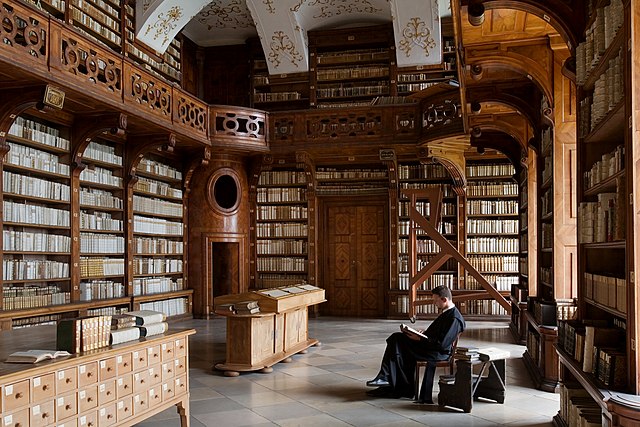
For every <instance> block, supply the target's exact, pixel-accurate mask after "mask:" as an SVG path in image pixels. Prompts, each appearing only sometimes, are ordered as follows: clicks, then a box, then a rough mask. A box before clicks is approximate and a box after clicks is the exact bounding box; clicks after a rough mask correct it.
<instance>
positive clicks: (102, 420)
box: [98, 403, 117, 427]
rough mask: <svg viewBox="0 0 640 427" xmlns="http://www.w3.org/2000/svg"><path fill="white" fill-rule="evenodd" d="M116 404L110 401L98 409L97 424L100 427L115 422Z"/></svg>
mask: <svg viewBox="0 0 640 427" xmlns="http://www.w3.org/2000/svg"><path fill="white" fill-rule="evenodd" d="M116 417H117V414H116V404H115V403H112V404H110V405H107V406H105V407H103V408H100V409H98V425H99V426H100V427H106V426H112V425H114V424H115V423H116Z"/></svg>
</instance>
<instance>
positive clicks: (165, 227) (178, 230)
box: [133, 215, 184, 236]
mask: <svg viewBox="0 0 640 427" xmlns="http://www.w3.org/2000/svg"><path fill="white" fill-rule="evenodd" d="M183 229H184V224H182V223H181V222H176V221H169V220H166V219H163V218H150V217H147V216H141V215H134V216H133V232H134V233H147V234H165V235H174V236H182V234H183V232H184V231H183Z"/></svg>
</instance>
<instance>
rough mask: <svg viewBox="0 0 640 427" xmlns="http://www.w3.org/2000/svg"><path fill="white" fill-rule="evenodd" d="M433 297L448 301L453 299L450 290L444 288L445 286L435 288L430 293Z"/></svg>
mask: <svg viewBox="0 0 640 427" xmlns="http://www.w3.org/2000/svg"><path fill="white" fill-rule="evenodd" d="M431 292H432V293H433V294H434V295H438V296H439V297H440V298H448V299H449V300H452V299H453V295H452V294H451V289H449V288H448V287H446V286H445V285H440V286H436V287H435V288H433V290H432V291H431Z"/></svg>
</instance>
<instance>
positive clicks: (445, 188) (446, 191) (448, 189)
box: [400, 182, 456, 197]
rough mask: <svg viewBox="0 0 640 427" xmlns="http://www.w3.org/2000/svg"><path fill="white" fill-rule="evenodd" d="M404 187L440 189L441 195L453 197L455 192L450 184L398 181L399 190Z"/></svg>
mask: <svg viewBox="0 0 640 427" xmlns="http://www.w3.org/2000/svg"><path fill="white" fill-rule="evenodd" d="M405 188H411V189H434V190H435V189H440V190H442V196H443V197H454V196H455V195H456V194H455V193H454V192H453V187H452V186H451V185H442V184H433V183H429V182H400V190H402V189H405Z"/></svg>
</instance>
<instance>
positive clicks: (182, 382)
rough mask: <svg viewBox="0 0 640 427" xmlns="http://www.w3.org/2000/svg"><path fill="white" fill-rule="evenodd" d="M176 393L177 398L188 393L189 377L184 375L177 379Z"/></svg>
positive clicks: (175, 382)
mask: <svg viewBox="0 0 640 427" xmlns="http://www.w3.org/2000/svg"><path fill="white" fill-rule="evenodd" d="M174 384H175V386H174V390H173V391H174V393H175V394H176V396H180V395H181V394H184V393H186V392H187V376H186V375H183V376H181V377H180V378H176V379H175V381H174Z"/></svg>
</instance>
